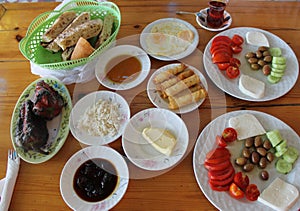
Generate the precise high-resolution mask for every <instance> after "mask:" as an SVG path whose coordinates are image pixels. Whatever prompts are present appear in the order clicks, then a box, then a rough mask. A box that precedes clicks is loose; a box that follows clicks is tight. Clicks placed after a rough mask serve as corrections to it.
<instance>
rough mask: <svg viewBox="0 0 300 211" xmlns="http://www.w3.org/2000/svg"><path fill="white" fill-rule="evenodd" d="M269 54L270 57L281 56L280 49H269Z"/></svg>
mask: <svg viewBox="0 0 300 211" xmlns="http://www.w3.org/2000/svg"><path fill="white" fill-rule="evenodd" d="M269 52H270V54H271V56H281V49H280V48H269Z"/></svg>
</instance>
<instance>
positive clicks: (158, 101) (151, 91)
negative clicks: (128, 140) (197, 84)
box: [147, 63, 208, 114]
mask: <svg viewBox="0 0 300 211" xmlns="http://www.w3.org/2000/svg"><path fill="white" fill-rule="evenodd" d="M178 65H180V63H174V64H169V65H165V66H163V67H161V68H159V69H157V70H156V71H155V72H154V73H153V74H152V75H151V77H150V79H149V81H148V84H147V94H148V97H149V99H150V100H151V102H152V103H153V104H154V105H155V106H156V107H158V108H164V109H169V108H168V102H167V101H166V100H165V99H163V98H162V97H161V95H160V93H159V92H158V91H157V89H156V86H155V84H154V83H153V79H154V78H155V76H156V75H157V74H159V73H161V72H163V71H166V70H167V69H170V68H172V67H174V66H178ZM187 66H188V68H190V69H191V70H193V71H194V72H195V74H197V75H198V76H199V78H200V80H201V83H202V85H203V86H204V88H205V90H206V91H208V86H207V82H206V79H205V77H204V76H203V75H202V73H201V72H200V71H199V70H198V69H196V68H195V67H193V66H190V65H187ZM204 100H205V98H203V99H201V100H199V101H197V102H195V103H191V104H189V105H186V106H183V107H182V108H179V109H176V110H172V111H174V112H175V113H178V114H183V113H187V112H191V111H193V110H195V109H196V108H198V107H199V106H200V105H201V104H202V103H203V102H204Z"/></svg>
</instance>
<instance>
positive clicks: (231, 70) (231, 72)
mask: <svg viewBox="0 0 300 211" xmlns="http://www.w3.org/2000/svg"><path fill="white" fill-rule="evenodd" d="M229 60H230V59H229ZM239 74H240V70H239V68H237V67H235V66H232V65H230V66H229V67H227V69H226V75H227V76H228V78H230V79H234V78H236V77H238V76H239Z"/></svg>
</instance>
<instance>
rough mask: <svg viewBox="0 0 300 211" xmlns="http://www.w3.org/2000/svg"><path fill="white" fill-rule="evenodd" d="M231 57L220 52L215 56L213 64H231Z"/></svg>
mask: <svg viewBox="0 0 300 211" xmlns="http://www.w3.org/2000/svg"><path fill="white" fill-rule="evenodd" d="M230 58H231V55H230V54H229V53H227V52H225V51H222V52H219V53H217V54H214V55H213V58H212V62H213V63H226V62H229V61H230Z"/></svg>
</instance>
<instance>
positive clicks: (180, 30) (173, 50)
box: [146, 21, 195, 56]
mask: <svg viewBox="0 0 300 211" xmlns="http://www.w3.org/2000/svg"><path fill="white" fill-rule="evenodd" d="M194 36H195V35H194V33H193V31H191V30H190V29H189V28H188V27H187V26H186V25H185V24H183V23H179V22H177V21H165V22H161V23H158V24H156V25H154V26H153V27H152V28H151V29H150V33H149V34H148V35H147V37H146V45H147V50H148V51H149V52H150V53H151V54H154V55H159V56H173V55H176V54H179V53H182V52H184V51H185V50H186V49H187V48H188V47H189V46H190V45H191V43H192V42H193V40H194Z"/></svg>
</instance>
